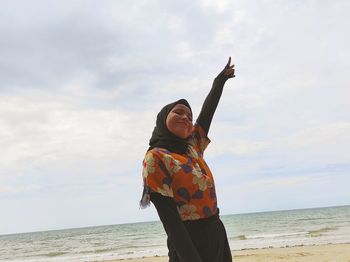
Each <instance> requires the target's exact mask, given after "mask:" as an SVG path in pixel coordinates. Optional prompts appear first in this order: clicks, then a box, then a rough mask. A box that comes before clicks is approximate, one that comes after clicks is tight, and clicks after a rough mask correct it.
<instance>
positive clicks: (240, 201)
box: [0, 0, 350, 234]
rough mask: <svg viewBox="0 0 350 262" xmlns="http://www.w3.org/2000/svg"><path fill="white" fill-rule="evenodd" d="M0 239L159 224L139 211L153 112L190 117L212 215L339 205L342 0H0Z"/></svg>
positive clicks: (346, 43) (344, 158)
mask: <svg viewBox="0 0 350 262" xmlns="http://www.w3.org/2000/svg"><path fill="white" fill-rule="evenodd" d="M1 3H2V4H1V9H0V35H1V39H0V155H1V158H0V210H1V212H0V213H1V214H0V234H10V233H16V232H32V231H41V230H51V229H62V228H75V227H85V226H97V225H110V224H120V223H131V222H141V221H150V220H158V217H157V213H156V211H155V208H154V207H153V206H151V207H150V208H147V209H145V210H141V209H139V200H140V197H141V193H142V176H141V171H142V170H141V168H142V160H143V157H144V154H145V152H146V150H147V147H148V141H149V138H150V136H151V133H152V131H153V128H154V126H155V119H156V115H157V113H158V112H159V110H160V109H161V107H162V106H164V105H165V104H168V103H170V102H173V101H175V100H177V99H180V98H186V99H187V100H188V101H189V102H190V104H191V106H192V110H193V112H194V117H196V116H198V114H199V111H200V109H201V105H202V103H203V101H204V99H205V97H206V95H207V94H208V92H209V91H210V88H211V85H212V81H213V79H214V78H215V77H216V75H217V74H218V73H219V72H220V71H221V70H222V69H223V67H224V66H225V64H226V62H227V60H228V57H229V56H231V57H232V61H233V63H234V64H235V66H236V77H235V78H234V79H230V80H228V81H227V83H226V85H225V88H224V92H223V95H222V97H221V100H220V103H219V106H218V108H217V111H216V113H215V116H214V119H213V122H212V125H211V129H210V131H209V137H210V139H211V141H212V142H211V144H210V145H209V146H208V148H207V150H206V153H205V159H206V161H207V163H208V165H209V166H210V168H211V171H212V173H213V174H214V177H215V183H216V189H217V195H218V205H219V207H220V212H221V214H236V213H247V212H260V211H269V210H286V209H297V208H309V207H322V206H336V205H348V204H350V190H349V189H348V188H349V185H350V176H349V175H350V153H349V148H350V107H349V104H350V103H349V102H350V101H349V98H350V89H349V87H350V78H349V75H350V35H349V34H348V31H349V28H348V26H349V24H350V17H349V15H348V14H349V13H350V2H349V1H347V0H332V1H331V0H303V1H299V0H298V1H288V0H280V1H273V0H245V1H238V0H232V1H228V0H219V1H218V0H194V1H183V0H179V1H167V0H166V1H161V0H147V1H146V0H144V1H142V0H141V1H126V0H125V1H124V0H121V1H107V0H103V1H91V0H84V1H83V0H80V1H71V0H70V1H67V0H62V1H47V0H45V1H44V0H43V1H39V0H33V1H19V0H13V1H2V2H1Z"/></svg>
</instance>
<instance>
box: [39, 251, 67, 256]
mask: <svg viewBox="0 0 350 262" xmlns="http://www.w3.org/2000/svg"><path fill="white" fill-rule="evenodd" d="M65 254H68V252H50V253H47V254H44V256H46V257H58V256H62V255H65Z"/></svg>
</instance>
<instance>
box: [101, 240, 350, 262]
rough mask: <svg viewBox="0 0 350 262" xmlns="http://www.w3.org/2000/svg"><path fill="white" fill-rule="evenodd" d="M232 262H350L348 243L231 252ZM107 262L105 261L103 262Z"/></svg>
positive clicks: (143, 261) (163, 261)
mask: <svg viewBox="0 0 350 262" xmlns="http://www.w3.org/2000/svg"><path fill="white" fill-rule="evenodd" d="M120 261H127V262H168V258H167V257H149V258H140V259H124V260H108V262H120ZM233 261H234V262H271V261H290V262H292V261H293V262H350V243H348V244H328V245H319V246H296V247H286V248H266V249H251V250H241V251H234V252H233ZM105 262H107V261H105Z"/></svg>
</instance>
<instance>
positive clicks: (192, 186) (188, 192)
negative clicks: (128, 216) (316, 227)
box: [141, 57, 235, 262]
mask: <svg viewBox="0 0 350 262" xmlns="http://www.w3.org/2000/svg"><path fill="white" fill-rule="evenodd" d="M230 64H231V57H230V58H229V60H228V63H227V65H226V66H225V68H224V69H223V70H222V72H221V73H220V74H219V75H218V76H217V77H216V78H215V80H214V82H213V86H212V89H211V91H210V93H209V95H208V96H207V98H206V99H205V101H204V104H203V106H202V109H201V112H200V114H199V117H198V119H197V120H196V122H195V124H194V125H193V124H192V109H191V107H190V105H189V103H188V102H187V101H186V100H185V99H180V100H178V101H175V102H173V103H170V104H168V105H166V106H164V107H163V108H162V110H161V111H160V112H159V113H158V115H157V120H156V126H155V128H154V130H153V133H152V137H151V139H150V143H149V144H150V147H149V149H148V151H147V152H146V155H145V158H144V160H143V181H144V189H143V195H142V199H141V207H146V206H148V205H149V204H150V202H152V203H153V204H154V206H155V207H156V209H157V212H158V215H159V218H160V220H161V221H162V223H163V227H164V229H165V231H166V233H167V236H168V240H167V245H168V250H169V253H168V255H169V262H230V261H232V257H231V250H230V247H229V243H228V240H227V235H226V231H225V228H224V225H223V223H222V222H221V220H220V217H219V208H218V204H217V198H216V191H215V184H214V179H213V176H212V173H211V171H210V169H209V167H208V166H207V164H206V163H205V161H204V159H203V153H204V150H205V148H206V147H207V145H208V144H209V143H210V140H209V138H208V137H207V134H208V131H209V127H210V124H211V121H212V118H213V115H214V112H215V110H216V107H217V105H218V103H219V100H220V97H221V94H222V90H223V87H224V84H225V82H226V81H227V80H228V79H229V78H233V77H235V75H234V72H235V69H234V65H230Z"/></svg>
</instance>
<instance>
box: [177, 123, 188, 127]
mask: <svg viewBox="0 0 350 262" xmlns="http://www.w3.org/2000/svg"><path fill="white" fill-rule="evenodd" d="M177 123H178V124H181V125H184V126H186V127H188V126H190V124H189V123H188V122H177Z"/></svg>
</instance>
